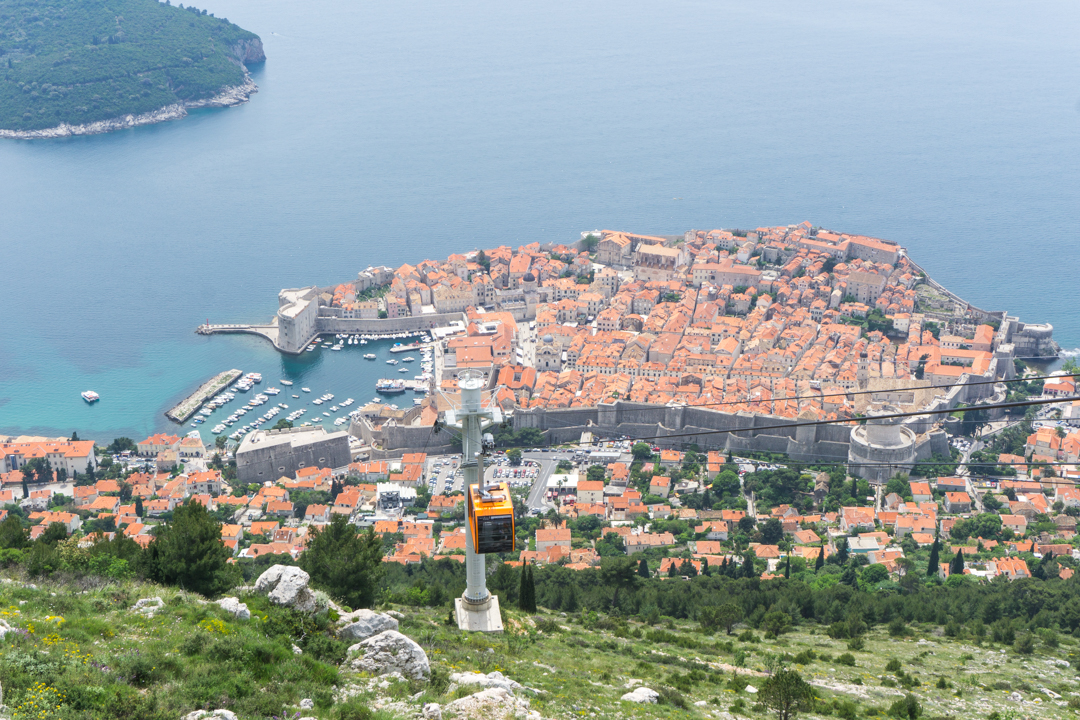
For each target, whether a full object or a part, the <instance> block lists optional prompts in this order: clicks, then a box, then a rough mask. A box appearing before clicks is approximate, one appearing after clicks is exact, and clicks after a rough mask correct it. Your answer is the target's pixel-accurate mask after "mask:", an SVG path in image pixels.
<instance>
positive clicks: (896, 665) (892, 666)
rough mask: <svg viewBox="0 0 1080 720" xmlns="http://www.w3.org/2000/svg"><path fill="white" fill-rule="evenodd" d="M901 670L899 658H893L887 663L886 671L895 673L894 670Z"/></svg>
mask: <svg viewBox="0 0 1080 720" xmlns="http://www.w3.org/2000/svg"><path fill="white" fill-rule="evenodd" d="M899 670H900V661H899V660H897V659H896V658H893V659H892V660H889V662H888V664H887V665H885V672H891V673H894V672H899Z"/></svg>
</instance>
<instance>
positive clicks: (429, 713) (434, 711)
mask: <svg viewBox="0 0 1080 720" xmlns="http://www.w3.org/2000/svg"><path fill="white" fill-rule="evenodd" d="M421 717H423V718H424V720H442V707H440V706H439V703H428V704H426V705H424V711H423V713H422V714H421Z"/></svg>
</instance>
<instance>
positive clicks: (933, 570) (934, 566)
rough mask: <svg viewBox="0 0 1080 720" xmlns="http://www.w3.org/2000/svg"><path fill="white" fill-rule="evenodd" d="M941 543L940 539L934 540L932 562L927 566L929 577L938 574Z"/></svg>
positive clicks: (931, 549) (931, 550)
mask: <svg viewBox="0 0 1080 720" xmlns="http://www.w3.org/2000/svg"><path fill="white" fill-rule="evenodd" d="M940 555H941V543H940V542H938V539H937V538H936V537H935V538H934V544H933V545H931V546H930V562H929V563H928V564H927V566H926V575H927V577H932V576H934V575H936V574H937V571H938V565H939V564H940V563H941V557H940Z"/></svg>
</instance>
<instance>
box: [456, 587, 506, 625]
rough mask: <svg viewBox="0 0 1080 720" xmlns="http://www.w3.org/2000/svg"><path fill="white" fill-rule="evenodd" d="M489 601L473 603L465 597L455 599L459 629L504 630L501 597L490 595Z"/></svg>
mask: <svg viewBox="0 0 1080 720" xmlns="http://www.w3.org/2000/svg"><path fill="white" fill-rule="evenodd" d="M489 597H490V599H489V600H488V601H487V602H484V603H480V604H478V605H473V604H472V603H467V602H465V599H464V598H457V599H455V600H454V616H455V617H456V618H457V624H458V629H459V630H465V631H466V632H491V633H501V632H502V631H503V623H502V613H500V612H499V598H498V596H496V595H491V596H489Z"/></svg>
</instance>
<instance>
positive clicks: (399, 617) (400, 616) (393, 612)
mask: <svg viewBox="0 0 1080 720" xmlns="http://www.w3.org/2000/svg"><path fill="white" fill-rule="evenodd" d="M386 614H387V615H389V616H390V617H392V618H394V619H395V620H404V619H405V615H404V614H403V613H399V612H398V611H397V610H387V611H386ZM1066 667H1067V665H1066Z"/></svg>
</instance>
